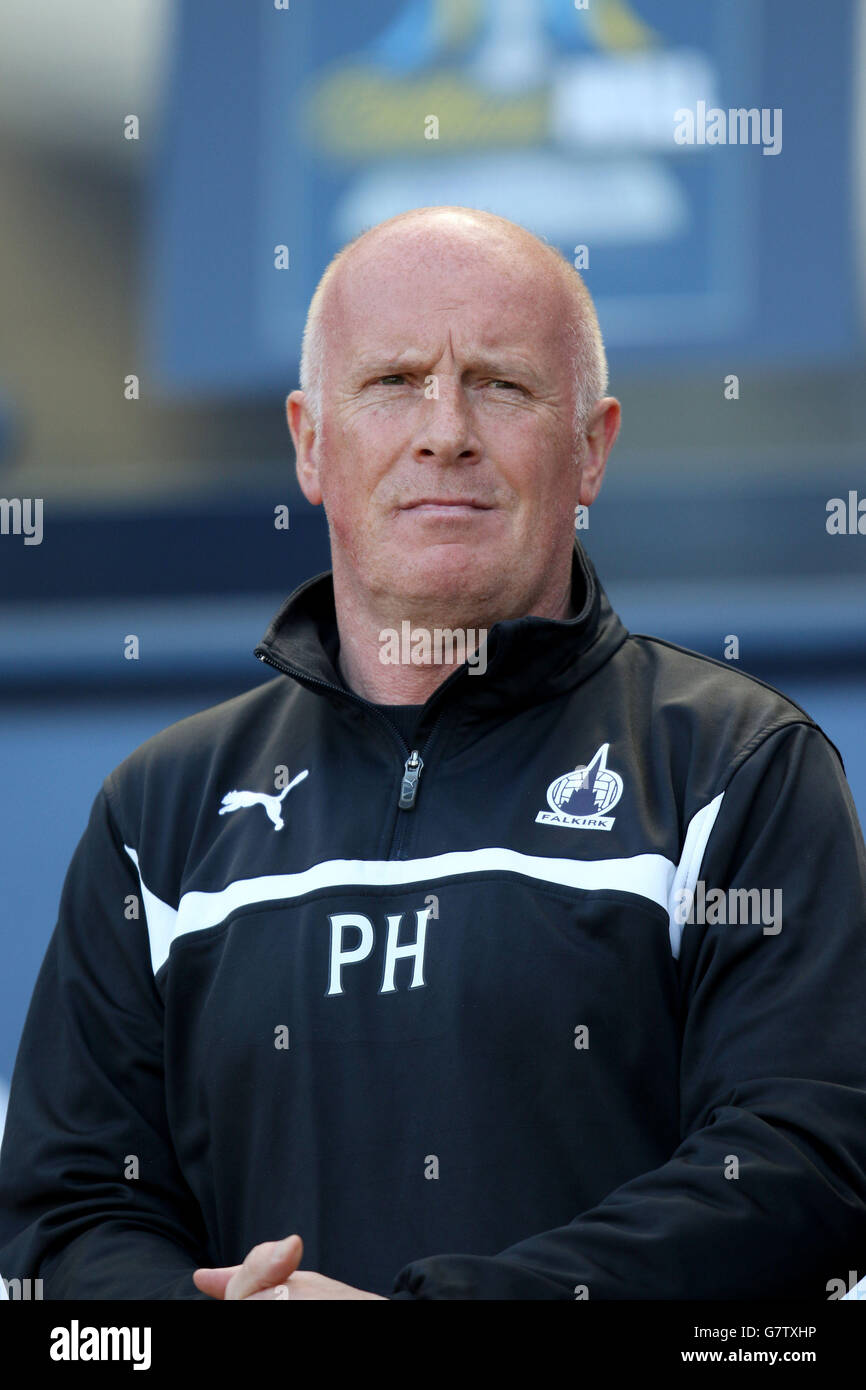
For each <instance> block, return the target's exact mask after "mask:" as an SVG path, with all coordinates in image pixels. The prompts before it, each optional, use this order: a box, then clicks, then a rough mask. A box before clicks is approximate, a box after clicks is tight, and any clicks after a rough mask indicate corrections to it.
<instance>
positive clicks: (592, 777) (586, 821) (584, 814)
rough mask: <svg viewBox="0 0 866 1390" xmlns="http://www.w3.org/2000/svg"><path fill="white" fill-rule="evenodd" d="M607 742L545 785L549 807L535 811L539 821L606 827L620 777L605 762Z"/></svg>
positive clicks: (610, 821) (618, 792)
mask: <svg viewBox="0 0 866 1390" xmlns="http://www.w3.org/2000/svg"><path fill="white" fill-rule="evenodd" d="M609 748H610V744H609V743H603V744H602V745H601V747H600V748H599V750H598V752H597V753H596V754H595V757H594V758H593V760H592V762H591V763H588V764H587V765H586V767H576V768H575V769H574V771H573V772H563V773H562V775H561V776H559V777H556V778H555V779H554V780H553V781H552V782H551V784H550V786H549V787H548V788H547V804H548V806H549V807H550V810H549V811H539V813H538V815H537V816H536V817H535V819H536V822H537V823H538V824H539V825H566V826H571V828H572V829H573V830H610V828H611V826H612V825H613V823H614V820H615V819H616V817H615V816H608V815H605V812H606V811H610V810H611V809H612V808H613V807H614V806H615V805H616V803H617V802H618V801H619V799H620V797H621V796H622V778H621V777H620V776H619V773H617V772H611V771H610V769H609V768H608V765H607V750H608V749H609Z"/></svg>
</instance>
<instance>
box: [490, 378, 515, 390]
mask: <svg viewBox="0 0 866 1390" xmlns="http://www.w3.org/2000/svg"><path fill="white" fill-rule="evenodd" d="M490 384H491V386H504V387H505V388H506V390H508V391H522V390H523V387H522V386H518V385H517V382H516V381H504V380H496V381H492V382H491V383H490Z"/></svg>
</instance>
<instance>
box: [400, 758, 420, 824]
mask: <svg viewBox="0 0 866 1390" xmlns="http://www.w3.org/2000/svg"><path fill="white" fill-rule="evenodd" d="M423 766H424V764H423V762H422V761H421V759H420V757H419V756H418V749H417V748H413V749H412V752H411V753H410V754H409V757H408V758H407V759H406V766H405V767H404V768H403V780H402V781H401V783H400V800H399V801H398V803H397V805H398V806H399V808H400V810H401V811H411V810H412V807H413V806H414V805H415V797H416V796H417V795H418V779H419V778H420V776H421V769H422V768H423Z"/></svg>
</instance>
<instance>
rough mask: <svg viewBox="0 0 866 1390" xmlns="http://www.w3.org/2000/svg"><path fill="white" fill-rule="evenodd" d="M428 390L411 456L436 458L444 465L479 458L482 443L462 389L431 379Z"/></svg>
mask: <svg viewBox="0 0 866 1390" xmlns="http://www.w3.org/2000/svg"><path fill="white" fill-rule="evenodd" d="M427 391H428V392H429V394H428V395H425V398H424V401H423V402H422V407H421V410H420V411H419V420H418V427H417V429H416V431H415V439H414V442H413V445H412V453H413V455H414V457H415V458H417V459H431V458H437V459H440V460H441V462H443V463H454V462H456V461H457V460H458V459H463V460H464V461H466V462H471V461H472V460H473V459H478V458H480V457H481V441H480V439H479V438H478V434H477V432H476V428H475V424H474V421H473V417H472V410H471V407H470V403H469V401H468V399H467V396H466V390H465V388H464V387H463V386H462V385H461V384H460V383H459V382H456V381H449V380H447V379H446V378H444V377H441V376H439V377H437V376H434V377H433V378H432V380H431V381H430V382H429V383H428V387H427Z"/></svg>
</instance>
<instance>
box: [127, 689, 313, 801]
mask: <svg viewBox="0 0 866 1390" xmlns="http://www.w3.org/2000/svg"><path fill="white" fill-rule="evenodd" d="M293 688H294V687H293V685H292V683H291V682H289V681H287V680H286V679H285V677H284V676H275V677H274V679H273V680H267V681H264V682H262V684H260V685H257V686H253V687H252V688H251V689H250V690H245V691H243V692H242V693H241V694H240V695H233V696H231V697H230V698H229V699H226V700H220V701H219V702H218V703H217V704H214V705H208V706H207V707H206V708H205V709H202V710H197V711H196V712H195V713H194V714H189V715H186V716H185V717H184V718H183V719H178V720H177V721H176V722H175V723H173V724H168V725H166V727H165V728H164V729H160V730H159V732H158V733H155V734H153V735H152V736H151V737H150V738H148V739H145V741H144V742H143V743H140V744H139V745H138V746H137V747H136V748H134V749H133V750H132V752H131V753H129V754H128V755H127V756H126V757H125V758H124V759H123V760H122V762H120V763H118V764H117V766H116V767H115V768H114V769H113V770H112V771H111V772H110V773H109V775H108V777H107V778H106V785H107V788H108V791H109V793H110V794H113V795H115V796H119V795H121V793H122V792H123V791H124V790H125V789H127V788H134V789H136V791H137V792H138V793H141V792H142V791H145V790H148V791H149V790H150V789H151V788H152V787H153V786H154V785H156V786H160V785H162V786H166V785H170V784H171V783H175V782H177V780H178V779H179V778H182V777H185V776H187V775H190V774H191V775H193V776H194V775H195V772H196V769H197V768H198V769H201V771H202V772H205V771H206V770H207V768H208V767H209V766H210V765H211V764H212V762H213V759H214V753H215V750H218V749H219V750H224V749H225V748H226V747H227V746H228V745H230V744H231V743H232V742H233V741H235V740H239V739H240V740H242V739H244V738H245V737H247V736H248V734H249V732H250V730H252V729H255V728H259V729H260V728H262V727H263V722H264V721H267V720H268V719H269V718H273V717H275V716H277V715H278V714H279V712H280V711H281V709H283V708H284V706H285V702H286V699H287V698H288V697H289V695H290V693H291V690H292V689H293Z"/></svg>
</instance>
